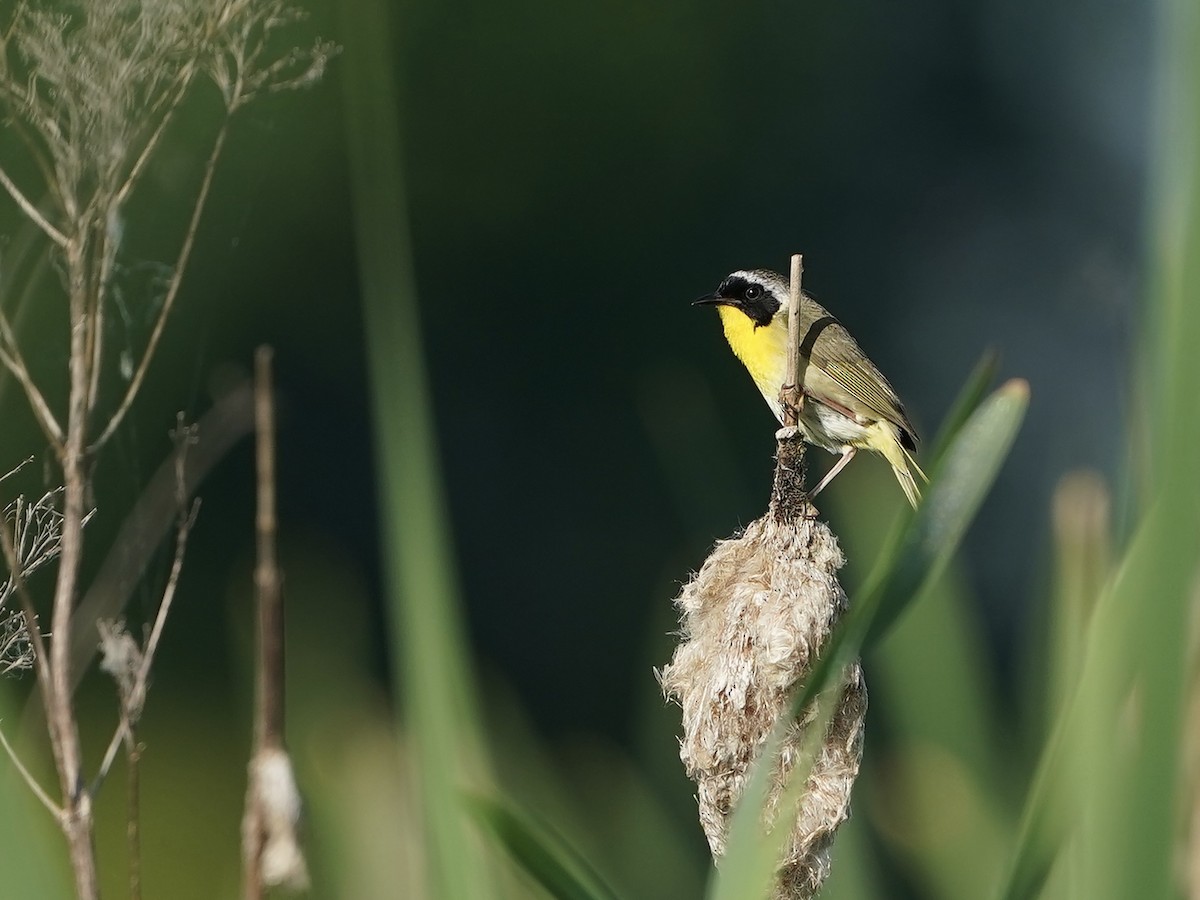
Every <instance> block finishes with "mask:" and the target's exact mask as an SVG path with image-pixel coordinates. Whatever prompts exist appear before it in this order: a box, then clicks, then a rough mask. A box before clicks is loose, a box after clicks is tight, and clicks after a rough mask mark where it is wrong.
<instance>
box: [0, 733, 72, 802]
mask: <svg viewBox="0 0 1200 900" xmlns="http://www.w3.org/2000/svg"><path fill="white" fill-rule="evenodd" d="M0 744H2V745H3V746H4V752H5V753H7V754H8V758H9V759H10V760H11V761H12V764H13V766H14V767H15V768H16V770H17V772H18V773H19V774H20V776H21V777H22V778H23V779H24V780H25V783H26V784H27V785H28V786H29V790H30V791H32V792H33V796H35V797H37V798H38V800H39V801H40V802H41V804H42V806H44V807H46V809H48V810H49V811H50V815H52V816H54V819H55V821H56V822H61V821H62V817H63V811H62V808H61V807H60V806H59V805H58V804H57V803H55V802H54V801H53V800H51V799H50V795H49V794H47V793H46V792H45V791H44V790H43V789H42V786H41V785H40V784H38V781H37V779H36V778H34V777H33V774H32V773H31V772H30V771H29V770H28V769H27V768H25V764H24V763H22V762H21V757H19V756H17V751H16V750H14V749H13V746H12V744H10V743H9V742H8V738H7V737H5V735H4V732H3V731H0Z"/></svg>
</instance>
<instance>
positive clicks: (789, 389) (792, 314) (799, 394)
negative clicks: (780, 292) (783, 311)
mask: <svg viewBox="0 0 1200 900" xmlns="http://www.w3.org/2000/svg"><path fill="white" fill-rule="evenodd" d="M803 275H804V257H803V256H801V255H800V254H799V253H793V254H792V270H791V293H790V296H789V297H788V342H787V369H786V375H785V376H784V381H783V393H784V394H785V396H784V397H783V398H782V399H783V403H782V406H783V424H784V427H785V428H795V427H796V423H797V421H798V420H799V417H800V404H801V403H803V402H804V391H803V390H802V388H801V386H800V371H801V367H800V297H801V290H800V279H801V278H802V277H803Z"/></svg>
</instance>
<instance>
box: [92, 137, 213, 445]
mask: <svg viewBox="0 0 1200 900" xmlns="http://www.w3.org/2000/svg"><path fill="white" fill-rule="evenodd" d="M228 133H229V117H228V116H227V117H226V118H225V120H224V121H223V122H222V123H221V129H220V130H219V131H218V132H217V137H216V140H215V141H213V147H212V152H210V153H209V155H208V161H207V162H206V163H205V165H204V177H203V179H202V180H201V182H200V191H199V193H198V194H197V196H196V203H195V205H194V206H193V207H192V216H191V219H190V220H189V222H188V227H187V232H186V233H185V234H184V238H183V244H182V245H181V246H180V248H179V257H178V258H177V259H176V261H175V269H174V271H173V272H172V273H171V280H170V282H169V283H168V285H167V291H166V294H165V295H164V297H163V302H162V306H161V307H160V308H159V311H158V318H157V319H156V320H155V322H154V328H153V330H152V331H151V332H150V339H149V340H148V341H147V342H146V349H145V350H144V351H143V352H142V358H141V360H140V361H139V362H138V365H137V369H135V370H134V373H133V377H132V378H131V379H130V380H129V386H128V387H127V388H126V389H125V395H124V396H123V397H122V398H121V402H120V404H119V405H118V406H117V409H116V412H114V413H113V414H112V417H111V418H110V419H109V420H108V424H107V425H106V426H105V427H104V430H103V431H101V433H100V436H99V437H97V438H96V440H95V441H94V442H93V443H92V445H91V446H90V447H89V448H88V452H89V453H93V454H94V453H95V452H96V451H98V450H99V449H100V448H101V447H103V446H104V445H105V444H106V443H107V442H108V440H109V438H111V437H112V436H113V433H114V432H115V431H116V430H117V428H119V427H120V425H121V422H122V421H124V419H125V416H126V414H127V413H128V412H129V409H130V407H131V406H133V401H134V399H135V398H136V397H137V395H138V391H140V390H141V387H142V382H143V381H144V380H145V378H146V371H147V370H148V369H149V368H150V361H151V360H152V359H153V358H154V351H155V350H156V349H158V342H159V339H160V338H161V337H162V333H163V329H164V328H165V327H166V324H167V318H168V316H169V315H170V313H171V308H172V307H173V306H174V305H175V297H176V295H178V293H179V288H180V286H181V285H182V284H183V273H184V270H185V269H186V268H187V264H188V260H189V259H190V258H191V255H192V248H193V247H194V246H195V243H196V233H197V232H198V231H199V228H200V217H201V215H202V214H203V212H204V205H205V203H206V201H207V200H208V193H209V189H210V188H211V187H212V182H213V175H214V173H215V172H216V169H217V160H218V159H219V158H220V156H221V150H222V148H223V147H224V146H225V137H226V135H227V134H228Z"/></svg>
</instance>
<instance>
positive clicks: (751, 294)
mask: <svg viewBox="0 0 1200 900" xmlns="http://www.w3.org/2000/svg"><path fill="white" fill-rule="evenodd" d="M762 293H763V289H762V288H761V287H759V286H758V285H757V284H752V285H750V287H748V288H746V294H745V296H746V299H747V300H757V299H758V298H759V297H761V296H762Z"/></svg>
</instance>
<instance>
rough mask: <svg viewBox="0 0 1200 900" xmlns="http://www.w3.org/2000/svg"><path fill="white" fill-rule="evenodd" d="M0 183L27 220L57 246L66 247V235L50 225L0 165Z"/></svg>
mask: <svg viewBox="0 0 1200 900" xmlns="http://www.w3.org/2000/svg"><path fill="white" fill-rule="evenodd" d="M0 185H3V186H4V189H5V190H6V191H8V195H9V196H10V197H12V198H13V200H14V201H15V202H16V204H17V206H19V207H21V212H23V213H25V217H26V218H28V219H29V221H31V222H33V224H34V225H36V226H37V227H38V228H40V229H42V231H43V232H44V233H45V235H46V237H48V238H50V240H52V241H54V243H56V244H58V246H60V247H63V248H64V249H65V248H66V246H67V237H66V235H64V234H63V233H62V232H61V231H59V230H58V229H57V228H55V227H54V226H53V225H51V224H50V220H49V219H47V218H46V217H45V216H43V215H42V214H41V212H40V211H39V210H38V208H37V207H36V206H34V205H33V204H32V203H30V202H29V198H28V197H26V196H25V195H24V194H23V193H21V189H20V188H19V187H17V185H16V184H15V183H14V182H13V180H12V179H11V178H9V177H8V173H7V172H5V171H4V167H3V166H0Z"/></svg>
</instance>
